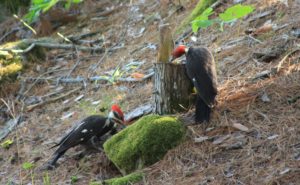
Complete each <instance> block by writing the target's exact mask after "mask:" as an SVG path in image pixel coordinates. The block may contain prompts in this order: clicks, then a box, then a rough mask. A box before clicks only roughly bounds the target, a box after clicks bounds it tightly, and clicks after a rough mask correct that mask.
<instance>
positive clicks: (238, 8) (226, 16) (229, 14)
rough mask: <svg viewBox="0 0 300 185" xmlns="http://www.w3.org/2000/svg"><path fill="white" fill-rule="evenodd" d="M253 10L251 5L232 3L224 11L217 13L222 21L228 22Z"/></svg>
mask: <svg viewBox="0 0 300 185" xmlns="http://www.w3.org/2000/svg"><path fill="white" fill-rule="evenodd" d="M253 11H254V8H253V7H252V6H244V5H241V4H237V5H234V6H232V7H230V8H227V9H226V10H225V12H224V13H221V14H219V17H220V19H221V20H222V21H225V22H228V21H232V20H235V19H239V18H242V17H244V16H246V15H248V14H250V13H251V12H253Z"/></svg>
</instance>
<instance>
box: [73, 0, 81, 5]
mask: <svg viewBox="0 0 300 185" xmlns="http://www.w3.org/2000/svg"><path fill="white" fill-rule="evenodd" d="M72 2H73V3H76V4H78V3H81V2H82V0H73V1H72Z"/></svg>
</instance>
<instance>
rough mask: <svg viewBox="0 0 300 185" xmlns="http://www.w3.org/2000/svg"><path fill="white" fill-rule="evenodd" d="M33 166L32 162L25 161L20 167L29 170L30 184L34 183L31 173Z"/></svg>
mask: <svg viewBox="0 0 300 185" xmlns="http://www.w3.org/2000/svg"><path fill="white" fill-rule="evenodd" d="M33 167H34V164H32V163H31V162H25V163H23V164H22V168H23V169H24V170H30V176H31V184H34V174H33V173H32V169H33Z"/></svg>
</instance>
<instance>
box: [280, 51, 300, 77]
mask: <svg viewBox="0 0 300 185" xmlns="http://www.w3.org/2000/svg"><path fill="white" fill-rule="evenodd" d="M299 50H300V48H299V47H298V48H296V49H294V50H292V51H290V52H289V53H288V54H286V55H285V56H284V57H283V59H282V60H280V62H279V63H278V65H277V67H276V69H277V71H276V72H277V73H279V72H280V69H281V68H282V67H281V66H282V65H283V63H284V62H285V61H286V59H287V58H288V57H289V56H290V55H292V54H293V53H295V52H296V51H299Z"/></svg>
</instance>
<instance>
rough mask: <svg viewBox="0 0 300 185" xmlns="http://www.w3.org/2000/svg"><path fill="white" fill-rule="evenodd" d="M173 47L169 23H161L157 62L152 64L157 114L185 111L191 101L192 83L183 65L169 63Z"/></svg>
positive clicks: (155, 110)
mask: <svg viewBox="0 0 300 185" xmlns="http://www.w3.org/2000/svg"><path fill="white" fill-rule="evenodd" d="M173 48H174V42H173V39H172V34H171V28H170V25H169V24H164V25H161V26H160V45H159V50H158V56H157V63H155V64H154V112H155V113H157V114H173V113H177V112H182V111H185V110H186V109H187V108H189V106H190V102H191V93H192V88H193V85H192V82H191V81H190V80H189V78H188V76H187V73H186V69H185V65H183V64H180V65H176V64H173V63H169V57H170V55H171V53H172V50H173Z"/></svg>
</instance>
